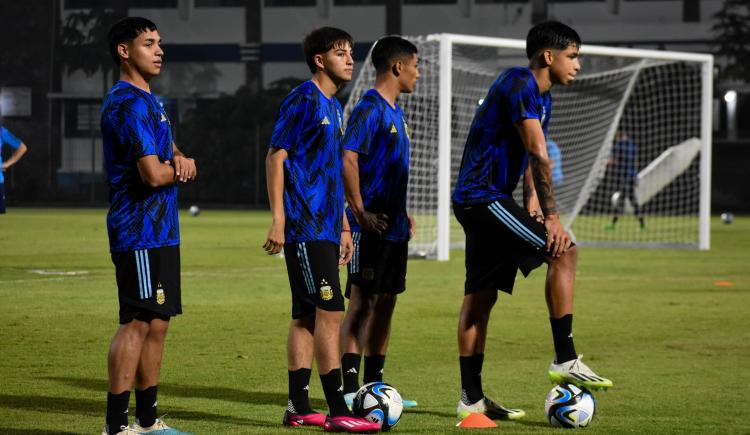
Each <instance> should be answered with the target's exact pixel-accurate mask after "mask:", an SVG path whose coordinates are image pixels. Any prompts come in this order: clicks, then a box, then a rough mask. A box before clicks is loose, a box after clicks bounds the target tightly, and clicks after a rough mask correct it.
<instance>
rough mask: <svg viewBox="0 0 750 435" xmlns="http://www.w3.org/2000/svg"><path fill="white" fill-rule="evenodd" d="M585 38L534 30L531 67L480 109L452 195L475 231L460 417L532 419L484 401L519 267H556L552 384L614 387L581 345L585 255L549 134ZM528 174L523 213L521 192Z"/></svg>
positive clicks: (505, 80)
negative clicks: (577, 327) (564, 213)
mask: <svg viewBox="0 0 750 435" xmlns="http://www.w3.org/2000/svg"><path fill="white" fill-rule="evenodd" d="M580 45H581V40H580V37H579V36H578V34H577V33H576V31H575V30H573V29H572V28H570V27H568V26H567V25H565V24H562V23H560V22H556V21H548V22H544V23H541V24H538V25H536V26H534V27H533V28H532V29H531V30H530V31H529V33H528V36H527V37H526V54H527V56H528V58H529V66H528V67H527V68H522V67H514V68H510V69H507V70H505V71H503V72H502V73H501V74H500V75H499V76H498V78H497V79H496V80H495V82H494V83H493V84H492V86H491V87H490V89H489V91H488V93H487V96H486V97H485V98H484V100H483V101H482V103H481V105H480V106H479V108H478V109H477V111H476V113H475V115H474V119H473V121H472V124H471V127H470V129H469V134H468V138H467V139H466V144H465V146H464V151H463V157H462V161H461V168H460V171H459V175H458V180H457V181H456V186H455V190H454V192H453V211H454V213H455V215H456V218H457V219H458V221H459V223H460V224H461V226H463V228H464V233H465V234H466V281H465V286H464V300H463V305H462V307H461V312H460V316H459V321H458V348H459V363H460V370H461V400H460V401H459V403H458V408H457V410H456V411H457V414H458V416H459V418H463V417H464V416H466V415H468V414H471V413H484V414H485V415H487V416H488V417H490V418H493V419H505V420H516V419H520V418H523V417H524V416H525V412H524V411H523V410H520V409H511V408H506V407H504V406H502V405H500V404H498V403H496V402H494V401H492V400H490V399H488V398H487V397H485V395H484V392H483V389H482V379H481V373H482V365H483V362H484V347H485V342H486V338H487V327H488V323H489V317H490V312H491V310H492V307H493V306H494V305H495V302H496V301H497V292H498V291H504V292H506V293H509V294H510V293H511V292H512V291H513V284H514V282H515V277H516V272H517V270H519V269H520V270H521V272H522V273H523V275H524V276H527V275H528V274H529V273H530V272H531V271H532V270H533V269H536V268H537V267H539V266H541V265H542V263H547V264H548V269H547V280H546V283H545V297H546V301H547V308H548V311H549V316H550V324H551V327H552V337H553V342H554V348H555V359H554V360H553V361H552V363H551V364H550V366H549V370H548V374H549V377H550V379H551V380H552V381H553V382H557V383H571V384H576V385H579V386H584V387H586V388H590V389H599V388H601V389H606V388H609V387H611V386H612V381H610V380H609V379H606V378H603V377H601V376H598V375H597V374H595V373H594V372H593V371H592V370H591V369H590V368H589V367H587V366H586V365H585V364H584V363H583V362H582V361H581V357H580V356H579V355H578V354H577V353H576V350H575V346H574V344H573V333H572V327H573V292H574V281H575V273H576V263H577V258H578V250H577V248H576V246H575V244H574V243H573V242H572V240H571V237H570V235H569V234H568V233H567V232H566V231H565V229H564V228H563V226H562V224H561V222H560V217H559V212H558V207H557V203H556V201H555V196H554V192H553V189H552V164H551V160H550V158H549V155H548V152H547V144H546V142H545V137H546V136H547V125H548V123H549V117H550V114H551V113H552V112H551V106H552V101H551V96H550V89H551V88H552V87H553V86H555V85H569V84H570V83H572V82H573V80H574V79H575V77H576V74H577V73H578V71H579V70H580V67H581V66H580V62H579V59H578V52H579V48H580ZM521 175H523V177H524V189H523V190H524V203H525V204H524V207H522V206H520V205H519V204H517V203H516V202H515V201H514V200H513V196H512V193H513V190H514V189H515V187H516V185H517V184H518V181H519V179H520V178H521Z"/></svg>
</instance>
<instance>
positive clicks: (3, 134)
mask: <svg viewBox="0 0 750 435" xmlns="http://www.w3.org/2000/svg"><path fill="white" fill-rule="evenodd" d="M3 145H8V146H9V147H11V148H12V149H13V153H12V154H11V155H10V157H8V160H6V161H3V155H2V150H3ZM25 153H26V144H24V143H23V142H22V141H21V139H19V138H17V137H16V136H14V135H13V133H11V132H10V130H8V129H7V128H5V127H3V126H2V125H0V166H2V171H0V214H4V213H5V177H4V175H5V174H4V173H5V171H6V170H7V169H8V168H10V167H11V166H13V165H15V164H16V163H18V161H19V160H21V157H23V155H24V154H25Z"/></svg>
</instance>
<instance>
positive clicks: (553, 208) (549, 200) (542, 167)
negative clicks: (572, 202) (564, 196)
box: [529, 154, 558, 216]
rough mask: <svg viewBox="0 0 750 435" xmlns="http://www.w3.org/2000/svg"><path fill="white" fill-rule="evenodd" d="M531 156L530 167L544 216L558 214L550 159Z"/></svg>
mask: <svg viewBox="0 0 750 435" xmlns="http://www.w3.org/2000/svg"><path fill="white" fill-rule="evenodd" d="M545 157H546V156H540V155H534V154H531V155H529V166H530V167H531V173H532V175H533V179H534V187H535V191H536V196H537V198H538V200H539V205H540V206H541V208H542V213H544V216H548V215H552V214H555V215H556V214H558V211H557V202H556V201H555V195H554V192H553V190H552V165H551V164H550V160H549V158H545Z"/></svg>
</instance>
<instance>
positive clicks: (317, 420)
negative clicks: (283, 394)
mask: <svg viewBox="0 0 750 435" xmlns="http://www.w3.org/2000/svg"><path fill="white" fill-rule="evenodd" d="M282 423H283V424H284V426H290V427H299V426H320V427H325V423H326V416H325V415H323V414H320V413H317V412H311V413H309V414H296V413H293V412H289V410H288V409H287V410H286V411H285V412H284V420H283V421H282Z"/></svg>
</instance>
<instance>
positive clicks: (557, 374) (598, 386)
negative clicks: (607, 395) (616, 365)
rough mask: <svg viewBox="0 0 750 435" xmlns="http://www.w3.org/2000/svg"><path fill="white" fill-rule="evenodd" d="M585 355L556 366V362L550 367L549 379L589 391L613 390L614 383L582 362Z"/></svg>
mask: <svg viewBox="0 0 750 435" xmlns="http://www.w3.org/2000/svg"><path fill="white" fill-rule="evenodd" d="M581 358H583V355H580V356H578V358H576V359H573V360H570V361H565V362H563V363H560V364H556V363H555V361H552V363H551V364H550V365H549V378H550V380H551V381H552V382H554V383H556V384H573V385H577V386H579V387H584V388H588V389H589V390H606V389H608V388H612V381H610V380H609V379H607V378H603V377H601V376H599V375H597V374H596V373H594V371H593V370H591V369H590V368H589V366H587V365H586V364H584V363H583V362H582V361H581Z"/></svg>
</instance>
